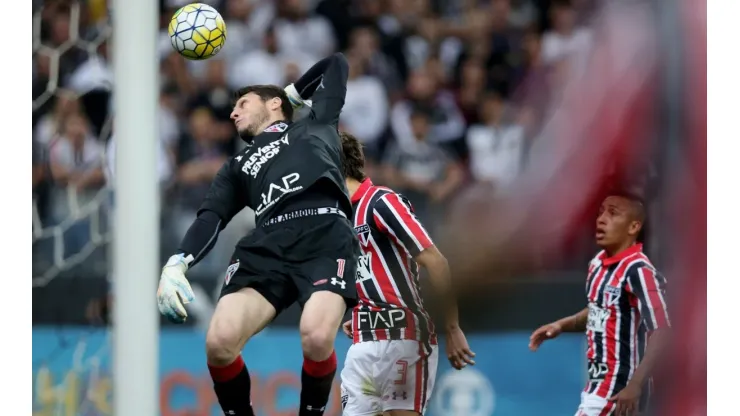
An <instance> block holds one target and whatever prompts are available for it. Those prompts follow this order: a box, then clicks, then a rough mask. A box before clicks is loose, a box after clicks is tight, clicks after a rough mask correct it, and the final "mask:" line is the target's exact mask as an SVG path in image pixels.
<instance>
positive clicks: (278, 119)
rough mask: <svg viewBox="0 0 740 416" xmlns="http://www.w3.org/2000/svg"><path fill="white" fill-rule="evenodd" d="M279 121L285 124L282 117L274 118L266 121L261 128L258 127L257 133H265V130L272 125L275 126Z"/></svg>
mask: <svg viewBox="0 0 740 416" xmlns="http://www.w3.org/2000/svg"><path fill="white" fill-rule="evenodd" d="M279 121H282V122H285V119H284V118H283V117H274V118H271V119H269V120H267V121H266V122H265V124H263V125H262V126H260V129H259V130H258V131H260V132H262V131H265V129H267V128H268V127H270V126H272V125H273V124H275V123H277V122H279Z"/></svg>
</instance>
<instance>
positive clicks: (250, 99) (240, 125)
mask: <svg viewBox="0 0 740 416" xmlns="http://www.w3.org/2000/svg"><path fill="white" fill-rule="evenodd" d="M231 119H232V120H234V126H235V127H236V131H237V132H239V136H241V137H242V138H245V139H246V138H251V137H254V136H256V135H257V134H259V132H260V131H261V129H263V128H264V126H265V124H266V123H267V122H268V121H269V119H270V112H269V110H268V108H267V103H266V102H265V101H264V100H262V98H261V97H260V96H259V95H257V94H254V93H251V92H250V93H248V94H245V95H243V96H242V97H240V98H239V100H238V101H237V102H236V105H234V110H233V111H232V112H231Z"/></svg>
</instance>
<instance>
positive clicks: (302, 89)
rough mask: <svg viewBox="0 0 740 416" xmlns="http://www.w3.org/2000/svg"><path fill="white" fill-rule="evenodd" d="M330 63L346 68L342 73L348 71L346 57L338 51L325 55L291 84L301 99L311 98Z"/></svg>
mask: <svg viewBox="0 0 740 416" xmlns="http://www.w3.org/2000/svg"><path fill="white" fill-rule="evenodd" d="M332 65H339V66H343V67H344V68H345V69H346V70H345V71H344V73H348V72H349V71H348V68H349V64H348V63H347V58H345V57H344V55H343V54H341V53H339V52H337V53H335V54H333V55H331V56H327V57H326V58H324V59H322V60H320V61H319V62H316V63H315V64H314V65H313V66H312V67H311V68H309V70H308V71H306V73H305V74H303V75H302V76H301V77H300V78H299V79H298V81H296V82H295V83H294V84H293V85H294V86H295V88H296V90H297V91H298V94H299V95H300V96H301V98H302V99H304V100H307V99H309V98H311V96H313V93H314V92H316V88H318V87H319V84H321V81H322V78H323V77H324V74H325V73H326V72H327V70H329V69H330V68H331V66H332ZM340 72H341V71H340ZM345 83H346V79H345Z"/></svg>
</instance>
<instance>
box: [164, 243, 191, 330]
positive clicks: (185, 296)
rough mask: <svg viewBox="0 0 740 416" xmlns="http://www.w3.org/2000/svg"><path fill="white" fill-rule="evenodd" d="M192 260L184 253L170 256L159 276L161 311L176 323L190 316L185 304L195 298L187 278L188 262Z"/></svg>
mask: <svg viewBox="0 0 740 416" xmlns="http://www.w3.org/2000/svg"><path fill="white" fill-rule="evenodd" d="M192 260H193V258H192V256H188V257H185V255H184V254H176V255H174V256H172V257H170V259H169V260H168V261H167V264H165V265H164V267H163V268H162V276H161V277H160V278H159V288H158V289H157V306H159V312H160V313H161V314H162V315H164V316H166V317H167V319H169V320H170V321H171V322H174V323H176V324H181V323H183V322H185V319H186V318H187V317H188V313H187V311H185V305H187V304H188V303H190V302H192V301H193V299H194V298H195V295H193V289H192V288H191V287H190V283H188V280H187V279H186V278H185V272H186V271H187V270H188V263H190V262H191V261H192Z"/></svg>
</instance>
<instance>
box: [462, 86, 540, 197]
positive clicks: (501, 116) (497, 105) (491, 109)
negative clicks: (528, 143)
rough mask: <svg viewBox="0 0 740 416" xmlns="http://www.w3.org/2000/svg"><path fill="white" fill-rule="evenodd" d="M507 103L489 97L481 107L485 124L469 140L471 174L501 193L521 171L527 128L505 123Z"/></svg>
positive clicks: (473, 128) (474, 128) (495, 96)
mask: <svg viewBox="0 0 740 416" xmlns="http://www.w3.org/2000/svg"><path fill="white" fill-rule="evenodd" d="M505 111H506V103H505V102H504V100H503V98H502V97H501V96H500V95H498V94H487V95H486V96H485V97H484V98H483V101H482V103H481V106H480V120H481V124H476V125H473V126H471V127H470V129H469V130H468V135H467V137H466V140H467V145H468V149H469V150H470V159H469V162H470V172H471V174H472V176H473V179H474V180H475V181H476V182H479V183H484V184H487V185H489V186H490V188H491V189H492V191H493V192H494V193H500V192H503V191H505V190H506V188H507V187H508V186H509V185H510V184H511V183H512V182H513V181H514V179H516V177H517V175H518V174H519V172H520V171H521V163H522V158H523V150H524V147H525V134H524V132H525V130H524V127H523V126H521V125H519V124H517V123H514V122H511V121H507V120H506V119H505Z"/></svg>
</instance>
